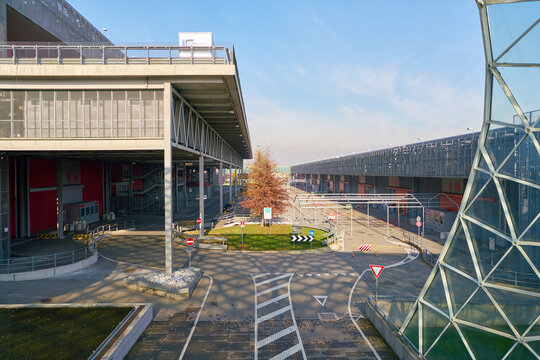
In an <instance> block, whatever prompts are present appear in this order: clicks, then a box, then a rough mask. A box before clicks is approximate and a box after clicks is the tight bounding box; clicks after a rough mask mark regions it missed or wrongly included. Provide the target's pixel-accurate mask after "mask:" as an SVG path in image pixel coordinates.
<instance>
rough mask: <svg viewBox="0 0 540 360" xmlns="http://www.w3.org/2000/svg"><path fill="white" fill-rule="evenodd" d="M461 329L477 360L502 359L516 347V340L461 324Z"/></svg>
mask: <svg viewBox="0 0 540 360" xmlns="http://www.w3.org/2000/svg"><path fill="white" fill-rule="evenodd" d="M459 329H460V330H461V333H462V334H463V336H464V337H465V340H467V342H468V343H469V346H470V347H471V350H472V351H473V353H474V356H475V357H476V360H493V359H502V357H503V356H504V355H505V354H506V353H507V352H508V350H510V348H511V347H512V345H514V342H515V341H514V340H513V339H509V338H506V337H504V336H499V335H495V334H492V333H490V332H487V331H482V330H479V329H477V328H473V327H470V326H466V325H463V324H459Z"/></svg>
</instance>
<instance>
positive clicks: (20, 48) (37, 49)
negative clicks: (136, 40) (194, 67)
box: [0, 44, 235, 65]
mask: <svg viewBox="0 0 540 360" xmlns="http://www.w3.org/2000/svg"><path fill="white" fill-rule="evenodd" d="M234 59H235V56H234V47H233V48H232V49H229V48H227V47H224V46H208V47H203V46H196V47H187V46H116V45H28V44H24V45H20V44H7V45H0V64H14V65H18V64H29V65H86V64H88V65H96V64H97V65H108V64H110V65H128V64H139V65H140V64H143V65H148V64H161V65H163V64H171V65H172V64H235V60H234Z"/></svg>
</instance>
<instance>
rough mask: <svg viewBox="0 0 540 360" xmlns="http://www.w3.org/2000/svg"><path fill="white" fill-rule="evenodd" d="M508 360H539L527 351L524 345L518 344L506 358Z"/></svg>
mask: <svg viewBox="0 0 540 360" xmlns="http://www.w3.org/2000/svg"><path fill="white" fill-rule="evenodd" d="M506 359H507V360H538V358H537V357H536V356H534V355H533V354H532V353H531V352H530V351H529V349H527V348H526V347H525V346H524V345H522V344H517V345H516V347H515V348H514V350H512V352H511V353H510V356H508V357H507V358H506Z"/></svg>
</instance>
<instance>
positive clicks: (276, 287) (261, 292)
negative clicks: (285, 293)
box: [257, 283, 289, 296]
mask: <svg viewBox="0 0 540 360" xmlns="http://www.w3.org/2000/svg"><path fill="white" fill-rule="evenodd" d="M286 286H289V284H288V283H283V284H279V285H276V286H274V287H271V288H270V289H266V290H263V291H259V292H257V296H261V295H264V294H268V293H271V292H272V291H275V290H279V289H281V288H284V287H286Z"/></svg>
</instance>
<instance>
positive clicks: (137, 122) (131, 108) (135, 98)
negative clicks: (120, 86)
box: [127, 90, 141, 137]
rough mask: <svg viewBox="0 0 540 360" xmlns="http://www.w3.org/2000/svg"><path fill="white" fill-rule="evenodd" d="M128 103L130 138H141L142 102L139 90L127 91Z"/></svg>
mask: <svg viewBox="0 0 540 360" xmlns="http://www.w3.org/2000/svg"><path fill="white" fill-rule="evenodd" d="M127 101H128V119H129V131H128V136H130V137H140V136H141V134H140V129H141V101H140V93H139V91H138V90H135V91H133V90H130V91H127Z"/></svg>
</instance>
